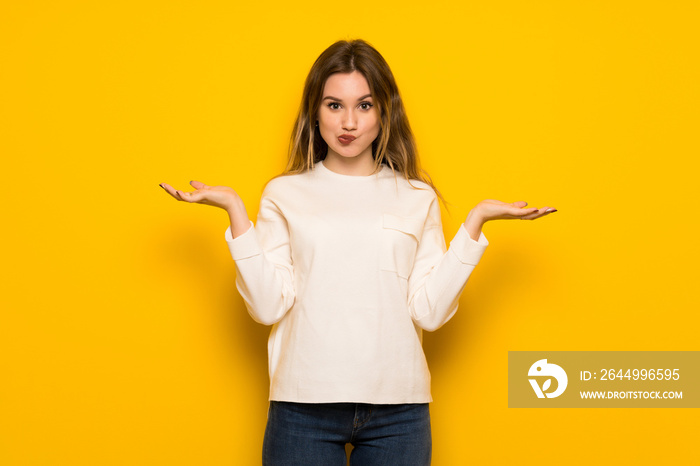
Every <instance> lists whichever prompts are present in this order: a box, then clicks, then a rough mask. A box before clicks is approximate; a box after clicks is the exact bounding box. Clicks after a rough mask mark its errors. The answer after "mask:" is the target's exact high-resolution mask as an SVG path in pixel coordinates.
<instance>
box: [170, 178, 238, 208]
mask: <svg viewBox="0 0 700 466" xmlns="http://www.w3.org/2000/svg"><path fill="white" fill-rule="evenodd" d="M190 184H191V185H192V187H193V188H195V191H192V192H185V191H180V190H178V189H175V188H173V187H172V186H170V185H169V184H167V183H161V184H160V187H161V188H163V189H165V190H166V191H167V192H168V194H170V195H171V196H172V197H174V198H175V199H177V200H178V201H185V202H194V203H197V204H206V205H212V206H214V207H219V208H221V209H224V210H226V211H227V212H228V211H231V210H233V209H235V208H237V207H238V206H239V205H240V204H242V201H241V197H240V196H239V195H238V193H236V191H234V190H233V189H232V188H229V187H228V186H207V185H206V184H204V183H202V182H201V181H190Z"/></svg>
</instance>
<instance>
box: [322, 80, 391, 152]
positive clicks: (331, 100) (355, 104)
mask: <svg viewBox="0 0 700 466" xmlns="http://www.w3.org/2000/svg"><path fill="white" fill-rule="evenodd" d="M318 128H319V130H320V132H321V137H322V138H323V140H324V141H325V142H326V144H328V155H327V156H326V158H327V159H329V158H331V159H333V158H342V159H346V160H344V162H349V161H350V160H348V159H351V158H354V159H355V161H356V162H359V163H362V164H364V163H368V162H371V163H372V164H373V163H374V162H373V161H372V160H373V159H372V142H373V141H374V140H375V139H376V138H377V135H379V112H378V111H377V108H376V107H375V106H374V101H373V100H372V96H371V94H370V92H369V84H367V79H365V77H364V75H362V73H360V72H359V71H353V72H352V73H335V74H332V75H330V76H329V77H328V79H327V80H326V84H325V85H324V87H323V96H322V101H321V107H320V108H319V110H318ZM338 161H341V160H340V159H338Z"/></svg>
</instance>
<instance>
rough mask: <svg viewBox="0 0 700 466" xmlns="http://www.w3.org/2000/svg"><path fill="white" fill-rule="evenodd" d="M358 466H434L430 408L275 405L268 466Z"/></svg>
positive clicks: (267, 435) (266, 459)
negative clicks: (349, 450) (349, 448)
mask: <svg viewBox="0 0 700 466" xmlns="http://www.w3.org/2000/svg"><path fill="white" fill-rule="evenodd" d="M346 443H350V444H352V445H353V447H354V449H353V451H352V453H351V454H350V464H351V465H353V466H369V465H380V464H381V465H401V466H426V465H429V464H430V456H431V453H432V439H431V432H430V412H429V411H428V404H427V403H422V404H397V405H374V404H364V403H319V404H311V403H290V402H283V401H270V409H269V412H268V417H267V427H266V428H265V439H264V441H263V465H264V466H281V465H290V466H292V465H294V466H297V465H309V466H335V465H338V466H345V465H346V463H347V457H346V456H345V444H346Z"/></svg>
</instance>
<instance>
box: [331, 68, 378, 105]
mask: <svg viewBox="0 0 700 466" xmlns="http://www.w3.org/2000/svg"><path fill="white" fill-rule="evenodd" d="M369 93H370V92H369V84H368V83H367V79H366V78H365V77H364V75H363V74H362V73H360V72H359V71H353V72H352V73H334V74H332V75H330V76H329V77H328V79H326V83H325V84H324V86H323V96H324V97H325V96H327V95H331V96H333V97H339V98H343V97H346V98H352V97H360V96H364V95H367V94H369Z"/></svg>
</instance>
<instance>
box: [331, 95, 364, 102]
mask: <svg viewBox="0 0 700 466" xmlns="http://www.w3.org/2000/svg"><path fill="white" fill-rule="evenodd" d="M367 97H372V94H367V95H363V96H362V97H360V98H359V99H357V101H358V102H359V101H360V100H364V99H366V98H367ZM323 100H335V101H336V102H342V101H343V100H342V99H339V98H337V97H333V96H332V95H327V96H326V97H324V98H323Z"/></svg>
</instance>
